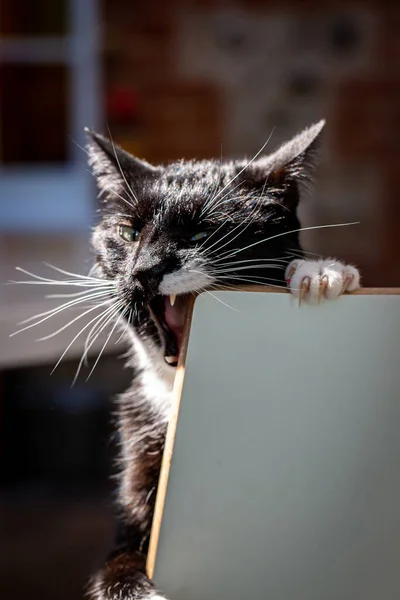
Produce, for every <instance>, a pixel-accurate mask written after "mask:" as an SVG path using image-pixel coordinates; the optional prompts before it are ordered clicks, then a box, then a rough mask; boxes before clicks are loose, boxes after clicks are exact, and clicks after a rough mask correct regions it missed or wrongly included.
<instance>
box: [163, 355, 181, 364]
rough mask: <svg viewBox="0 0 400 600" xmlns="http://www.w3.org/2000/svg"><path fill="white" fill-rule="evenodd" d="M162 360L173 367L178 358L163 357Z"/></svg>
mask: <svg viewBox="0 0 400 600" xmlns="http://www.w3.org/2000/svg"><path fill="white" fill-rule="evenodd" d="M164 358H165V360H166V362H167V363H168V364H169V365H173V364H175V363H177V362H178V356H165V357H164Z"/></svg>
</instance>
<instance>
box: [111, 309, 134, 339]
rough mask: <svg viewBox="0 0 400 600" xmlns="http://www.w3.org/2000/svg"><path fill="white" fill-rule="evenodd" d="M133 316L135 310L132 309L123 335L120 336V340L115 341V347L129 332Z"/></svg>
mask: <svg viewBox="0 0 400 600" xmlns="http://www.w3.org/2000/svg"><path fill="white" fill-rule="evenodd" d="M132 314H133V308H131V310H130V311H129V315H128V316H127V319H126V325H125V327H124V329H123V331H122V333H121V335H120V336H119V338H118V339H117V340H116V341H115V345H117V344H119V342H120V341H121V340H122V338H123V337H124V336H125V334H126V332H127V331H128V328H129V325H130V322H131V319H132Z"/></svg>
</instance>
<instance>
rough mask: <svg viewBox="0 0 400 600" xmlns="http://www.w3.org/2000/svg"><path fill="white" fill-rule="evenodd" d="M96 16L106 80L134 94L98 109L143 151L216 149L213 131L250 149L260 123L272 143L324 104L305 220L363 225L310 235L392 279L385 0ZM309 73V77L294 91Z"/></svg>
mask: <svg viewBox="0 0 400 600" xmlns="http://www.w3.org/2000/svg"><path fill="white" fill-rule="evenodd" d="M322 5H323V6H322ZM229 11H230V12H229ZM343 15H344V16H345V18H346V19H347V17H349V19H350V21H349V20H348V19H347V21H346V19H345V21H344V25H343ZM104 16H105V18H104V23H105V33H106V36H105V38H106V43H105V56H104V64H105V87H106V91H107V92H108V93H110V92H112V90H113V88H114V87H115V86H117V87H118V86H122V87H125V88H126V89H128V90H131V91H132V92H133V93H134V94H135V97H136V98H137V104H136V109H135V111H136V112H135V114H134V116H133V117H131V119H129V118H128V119H125V120H122V121H121V120H118V118H114V116H113V115H112V114H108V115H107V118H108V122H109V125H110V128H111V131H112V132H113V135H114V136H115V137H116V138H117V139H119V140H120V141H121V143H123V144H124V145H125V146H127V147H128V149H131V150H133V151H136V152H137V153H138V154H139V155H141V156H144V157H146V158H147V159H148V160H150V161H154V162H165V161H167V160H173V159H177V158H181V157H186V158H190V157H198V158H201V157H210V156H219V155H220V152H221V143H222V142H223V143H224V155H227V154H232V155H240V154H251V153H255V152H256V151H257V150H258V148H259V147H260V146H261V145H262V143H263V142H264V141H265V139H266V138H267V137H268V132H270V131H271V128H272V127H274V126H275V128H276V130H277V131H276V132H274V140H273V141H275V145H276V143H278V142H280V141H281V139H283V138H284V137H287V135H291V134H293V133H294V132H295V131H296V130H297V129H299V128H300V127H302V126H304V125H306V124H308V122H312V121H314V120H315V119H316V118H319V116H321V115H324V116H326V117H327V119H328V132H327V141H326V145H327V153H326V158H325V160H324V163H323V165H322V168H321V172H320V175H319V179H320V185H319V186H318V199H314V200H312V201H310V203H309V204H306V205H305V206H306V208H305V213H306V214H305V224H307V225H309V224H312V225H314V224H325V223H327V222H345V221H353V220H357V221H361V225H360V227H358V228H356V229H354V228H353V229H352V228H347V230H346V231H341V232H340V233H339V231H338V230H336V231H334V232H332V231H331V232H328V231H327V230H321V231H320V232H316V233H314V234H313V235H312V236H311V238H310V240H309V241H307V244H308V247H309V248H310V249H312V250H313V251H317V252H322V253H325V254H335V255H338V256H341V257H342V258H346V259H348V260H353V261H355V262H357V263H358V264H360V265H361V268H362V269H363V272H364V282H365V283H366V284H368V285H400V260H399V259H398V257H399V243H398V241H397V239H398V233H397V232H398V231H399V226H400V208H399V202H398V200H397V195H398V192H397V177H396V175H397V169H398V166H397V164H398V158H399V149H400V142H399V133H398V123H399V118H397V117H398V116H400V115H399V113H400V69H399V68H398V65H399V64H400V41H399V39H400V37H399V35H398V32H399V26H400V9H399V8H398V6H396V3H394V2H386V1H380V2H378V1H376V0H370V1H369V2H354V3H348V2H347V3H344V2H330V1H329V2H326V3H325V2H324V3H320V2H315V1H306V0H299V1H294V0H292V1H289V0H288V1H286V2H284V3H283V4H282V3H280V4H279V6H277V4H276V3H272V2H269V1H263V2H262V1H261V0H258V1H257V0H242V1H241V2H237V3H236V4H233V5H230V8H229V10H227V9H226V6H225V3H221V2H218V1H217V0H196V1H192V2H182V1H181V2H179V1H178V0H171V1H169V2H161V1H156V0H148V1H147V2H146V3H145V4H144V3H134V4H132V3H129V2H127V1H124V0H107V1H105V4H104ZM340 19H342V21H340ZM263 20H264V21H263ZM272 20H274V21H273V23H275V22H276V23H277V26H278V27H280V26H281V25H282V23H283V24H284V27H286V30H288V31H289V32H291V33H289V34H287V35H288V43H286V42H284V43H283V45H282V43H281V46H279V42H280V41H281V42H282V39H283V38H282V39H281V40H279V35H280V34H279V32H278V33H277V34H276V32H275V31H274V27H275V26H274V25H272V26H271V27H269V23H270V22H271V23H272ZM261 22H265V24H266V27H265V35H264V39H263V33H262V32H263V29H262V27H261V33H260V31H259V29H260V23H261ZM340 22H341V23H342V25H340ZM338 23H339V25H338ZM346 23H347V25H346ZM349 23H350V25H349ZM340 27H341V29H340ZM346 27H347V29H346ZM349 27H350V33H349ZM351 27H353V33H352V30H351ZM257 28H258V29H257ZM335 28H336V29H335ZM283 30H284V31H286V30H285V29H283ZM325 31H326V35H325V33H324V32H325ZM354 31H355V33H354ZM253 32H254V34H253ZM274 34H275V37H277V38H278V39H277V40H275V41H271V39H272V38H273V37H274ZM324 35H325V37H324ZM257 36H258V37H257ZM296 36H297V37H296ZM333 36H336V37H335V42H334V43H335V44H336V49H334V50H331V51H327V50H326V48H327V45H328V42H329V43H333V42H332V39H333ZM352 36H353V37H352ZM297 38H298V40H299V41H298V44H299V45H298V48H299V50H297V46H296V44H295V42H293V39H295V40H297ZM313 40H314V41H313ZM329 40H330V41H329ZM338 40H339V41H338ZM296 43H297V42H296ZM251 44H253V45H254V53H253V55H252V54H251ZM263 44H264V45H263ZM268 44H269V45H268ZM274 44H275V45H274ZM351 44H353V46H354V48H353V49H351V48H350V47H351ZM307 45H308V46H307ZM249 48H250V50H249ZM279 48H280V49H279ZM346 48H347V50H346ZM349 48H350V50H349ZM257 53H258V54H257ZM324 53H325V54H324ZM346 53H347V54H346ZM283 55H285V56H283ZM246 61H247V62H246ZM314 63H315V64H314ZM299 65H300V72H301V73H302V76H303V91H302V92H301V89H300V91H299V89H297V91H295V92H293V91H289V92H288V91H287V89H286V88H285V86H286V83H285V81H286V79H285V78H288V79H287V81H289V79H290V77H293V72H294V69H297V70H298V67H299ZM257 69H258V70H257ZM307 69H308V71H307ZM313 69H314V70H313ZM304 74H305V76H306V77H305V78H304ZM310 74H311V75H312V76H314V77H317V85H316V86H314V89H311V90H308V92H307V90H306V91H305V92H304V81H306V82H307V77H308V79H309V80H310V77H309V75H310ZM311 79H312V78H311ZM290 86H292V87H293V85H292V84H291V83H290V82H289V83H288V84H287V86H286V87H288V88H290ZM274 92H275V93H274ZM263 94H264V96H263ZM371 181H373V185H372V184H371V183H370V182H371ZM332 182H334V183H335V185H338V184H340V185H338V192H337V193H338V194H340V197H339V198H337V199H336V200H335V198H334V197H333V196H334V194H333V189H334V187H333V183H332Z"/></svg>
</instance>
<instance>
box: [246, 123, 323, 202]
mask: <svg viewBox="0 0 400 600" xmlns="http://www.w3.org/2000/svg"><path fill="white" fill-rule="evenodd" d="M324 125H325V121H324V120H321V121H319V122H318V123H316V124H315V125H311V127H308V128H307V129H305V130H304V131H302V132H301V133H299V134H298V135H296V136H295V137H294V138H293V139H291V140H290V141H289V142H286V143H285V144H283V145H282V146H281V147H280V148H279V149H278V150H277V151H276V152H274V153H273V154H270V155H269V156H265V157H261V158H259V159H256V160H255V161H253V162H252V163H251V165H249V167H248V168H246V170H245V171H244V175H245V176H246V178H247V177H248V175H249V174H250V176H251V178H252V180H253V181H254V183H256V184H258V185H261V184H262V185H264V183H265V182H266V185H265V190H268V188H272V189H275V190H277V192H280V194H279V195H280V200H281V202H282V203H283V204H284V205H286V206H287V208H289V209H295V208H296V207H297V204H298V201H299V189H298V184H299V183H300V182H302V181H304V182H309V181H310V180H311V177H312V173H313V171H314V168H315V166H316V163H317V158H318V149H319V145H320V141H321V133H322V130H323V128H324Z"/></svg>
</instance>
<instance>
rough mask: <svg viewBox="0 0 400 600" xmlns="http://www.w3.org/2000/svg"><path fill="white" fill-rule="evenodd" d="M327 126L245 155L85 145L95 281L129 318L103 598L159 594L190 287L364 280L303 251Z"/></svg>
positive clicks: (315, 297)
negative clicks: (180, 157)
mask: <svg viewBox="0 0 400 600" xmlns="http://www.w3.org/2000/svg"><path fill="white" fill-rule="evenodd" d="M323 126H324V122H322V121H321V122H320V123H318V124H316V125H313V126H312V127H310V128H309V129H306V130H305V131H303V132H302V133H300V134H299V135H297V136H296V137H295V138H294V139H292V140H291V141H290V142H288V143H287V144H285V145H283V146H282V147H281V148H280V149H278V150H277V151H276V152H275V153H273V154H271V155H268V156H258V157H256V158H255V159H253V160H252V161H250V162H247V161H227V162H220V161H180V162H177V163H174V164H171V165H169V166H166V167H153V166H151V165H150V164H148V163H146V162H144V161H142V160H138V159H137V158H134V157H133V156H131V155H129V154H128V153H126V152H124V151H123V150H122V149H121V148H118V147H116V146H114V144H113V143H112V142H111V141H110V140H108V139H106V138H104V137H102V136H100V135H98V134H96V133H91V132H88V133H89V135H90V138H91V141H90V144H89V146H88V150H89V157H90V165H91V167H92V169H93V173H94V175H95V176H96V178H97V183H98V186H99V189H100V193H101V194H100V195H101V199H102V203H103V209H102V220H101V222H100V223H99V225H97V227H96V228H95V230H94V235H93V247H94V250H95V252H96V267H95V272H96V275H97V277H99V278H101V279H106V280H108V281H110V282H112V290H113V291H112V294H113V295H114V297H115V298H116V299H117V301H118V302H119V307H120V312H121V314H122V315H123V316H124V317H125V318H126V319H127V320H128V321H129V324H130V328H129V333H128V335H129V336H130V340H131V348H132V365H133V366H134V374H135V375H134V380H133V382H132V385H131V387H130V388H129V390H128V391H126V392H125V393H124V394H123V395H122V396H120V397H119V399H118V415H119V416H118V426H119V436H120V479H119V490H118V507H117V508H118V522H119V534H118V536H117V541H116V546H115V549H114V550H113V552H112V553H111V554H110V556H109V557H108V559H107V561H106V563H105V566H104V567H103V568H102V569H101V570H100V571H99V572H98V573H97V574H96V575H95V576H94V577H93V580H92V583H91V586H90V592H89V597H90V598H92V599H96V600H134V599H135V600H142V599H150V598H151V599H156V598H163V596H162V594H161V593H160V592H157V591H156V589H155V587H154V586H153V583H152V582H151V581H149V579H148V578H147V576H146V571H145V562H146V552H147V545H148V540H149V532H150V527H151V521H152V514H153V509H154V502H155V496H156V488H157V481H158V476H159V471H160V462H161V455H162V451H163V446H164V436H165V432H166V427H167V423H168V420H169V413H170V402H171V392H172V385H173V380H174V374H175V368H176V365H177V360H178V355H179V350H180V345H181V339H182V328H183V320H184V314H185V307H186V302H187V299H188V296H189V294H193V293H195V292H200V291H202V290H205V289H207V290H210V289H213V288H217V287H218V286H220V287H224V288H225V287H227V286H229V287H233V286H235V285H238V284H243V283H244V284H249V283H255V284H266V285H275V286H280V287H281V286H288V287H289V288H290V290H291V292H292V293H293V294H294V295H295V296H297V297H298V298H299V301H301V300H303V299H304V300H307V301H310V302H316V301H320V300H322V299H323V298H328V299H333V298H336V297H338V296H340V295H341V294H342V293H343V292H344V291H346V290H348V291H352V290H355V289H356V288H357V287H359V284H360V276H359V273H358V271H357V269H356V268H354V267H352V266H347V265H344V264H342V263H341V262H339V261H336V260H333V259H330V260H308V259H305V258H303V253H302V250H301V247H300V243H299V231H300V223H299V221H298V218H297V206H298V203H299V187H300V186H301V183H302V182H303V181H307V180H308V179H309V177H310V174H311V172H312V170H313V166H314V161H315V155H316V150H317V146H318V143H319V138H320V133H321V130H322V129H323Z"/></svg>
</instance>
